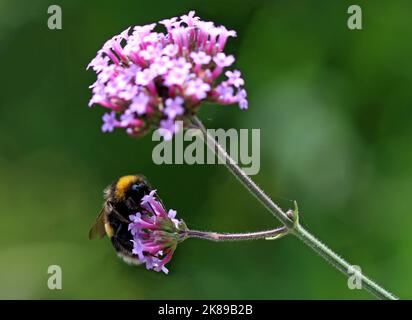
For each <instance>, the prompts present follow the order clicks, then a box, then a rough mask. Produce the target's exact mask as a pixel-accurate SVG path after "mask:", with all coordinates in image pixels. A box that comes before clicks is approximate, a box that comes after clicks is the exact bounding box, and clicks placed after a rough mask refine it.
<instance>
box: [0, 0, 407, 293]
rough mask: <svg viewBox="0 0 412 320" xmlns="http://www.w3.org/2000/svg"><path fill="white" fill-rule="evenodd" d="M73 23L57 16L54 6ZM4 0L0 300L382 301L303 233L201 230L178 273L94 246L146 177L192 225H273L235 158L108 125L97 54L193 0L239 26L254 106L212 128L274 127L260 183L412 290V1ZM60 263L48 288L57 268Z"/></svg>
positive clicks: (371, 270)
mask: <svg viewBox="0 0 412 320" xmlns="http://www.w3.org/2000/svg"><path fill="white" fill-rule="evenodd" d="M51 4H58V5H60V6H61V7H62V10H63V29H62V30H55V31H53V30H49V29H48V28H47V19H48V17H49V16H48V14H47V7H48V6H49V5H51ZM350 4H353V1H351V2H348V1H333V2H332V1H331V2H330V3H326V1H313V0H312V1H299V2H295V3H286V1H253V0H251V1H239V0H237V1H235V0H226V1H223V0H207V1H193V0H192V1H189V0H179V1H177V0H176V1H171V0H167V1H139V0H133V1H123V0H119V1H102V0H99V1H97V0H95V1H80V0H71V1H41V0H37V1H21V0H19V1H16V0H0V16H1V18H0V64H1V78H0V84H1V89H0V92H1V94H0V150H1V151H0V214H1V222H0V298H3V299H11V298H23V299H26V298H36V299H61V298H68V299H73V298H80V299H85V298H97V299H100V298H104V299H106V298H114V299H124V298H126V299H171V298H173V299H188V298H189V299H221V298H222V299H318V298H330V299H340V298H343V299H369V298H371V296H370V295H369V294H367V293H365V292H364V291H360V290H349V289H348V287H347V284H346V281H347V279H346V278H345V277H343V276H342V275H341V274H340V273H338V272H337V271H336V270H334V269H333V268H332V267H330V266H329V265H327V264H326V263H325V262H324V261H323V260H322V259H320V258H319V257H317V256H316V255H315V254H314V253H313V252H312V251H310V250H308V249H307V248H306V247H305V246H304V245H303V244H302V243H300V242H299V241H298V240H296V239H294V238H292V237H290V238H289V237H288V238H284V239H281V240H279V241H256V242H246V243H224V244H217V243H212V242H207V241H201V240H197V239H194V240H189V241H187V242H185V243H183V244H181V245H180V247H179V248H178V249H177V251H176V254H175V257H174V259H173V261H172V262H171V263H170V264H169V267H170V270H171V272H170V275H168V276H165V275H163V274H157V273H155V272H149V271H146V270H145V269H144V268H140V267H130V266H128V265H126V264H124V263H122V262H121V261H120V260H119V259H117V258H116V256H115V254H114V251H113V249H112V247H111V245H110V243H109V241H107V239H105V240H102V241H88V240H87V233H88V229H89V227H90V224H91V222H92V221H93V220H94V218H95V216H96V215H97V213H98V212H99V210H100V208H101V202H102V190H103V188H104V187H105V186H106V185H107V184H109V183H110V182H111V181H112V180H114V179H116V178H117V177H118V176H120V175H124V174H129V173H143V174H145V175H146V176H147V177H148V178H149V180H150V181H151V183H152V184H153V185H154V186H155V187H156V188H157V189H158V190H159V193H160V195H161V197H162V198H163V200H164V202H165V204H166V205H167V206H168V207H169V208H175V209H176V210H177V211H178V215H179V216H180V217H181V218H183V219H184V220H185V221H186V222H187V223H188V225H189V226H190V227H192V228H196V229H203V230H216V231H221V232H240V231H253V230H258V229H264V228H268V227H272V226H275V225H277V222H276V221H275V220H274V219H273V218H272V217H271V216H270V214H268V212H267V211H266V210H265V209H264V208H263V207H262V206H261V205H260V204H259V203H257V201H256V200H255V199H254V198H253V197H252V196H251V195H249V194H248V193H247V192H246V190H245V189H244V188H243V187H242V186H241V185H240V184H239V183H238V182H237V181H236V180H235V179H234V178H233V177H232V176H231V175H230V173H229V172H228V171H227V170H226V169H225V167H223V166H213V165H204V166H200V165H195V166H187V165H174V166H166V165H165V166H156V165H154V164H153V163H152V160H151V152H152V148H153V146H154V142H152V141H151V139H150V135H149V136H146V137H144V138H143V139H140V140H134V139H130V138H128V137H127V136H126V135H125V134H124V133H123V132H120V131H119V132H115V133H113V134H102V133H101V132H100V125H101V120H100V117H101V115H102V113H103V110H102V109H101V108H93V109H89V108H88V107H87V103H88V99H89V98H90V94H91V93H90V91H89V89H88V86H89V85H90V84H91V83H93V82H94V79H95V75H94V73H93V72H90V71H86V70H85V68H86V65H87V64H88V62H89V61H90V60H91V59H92V58H93V57H94V55H95V52H96V51H97V50H98V49H99V48H100V47H101V45H102V44H103V42H104V41H106V40H107V39H108V38H109V37H111V36H112V35H114V34H117V33H119V32H120V31H122V30H124V29H125V28H126V27H128V26H130V25H138V24H145V23H149V22H152V21H157V20H159V19H162V18H166V17H171V16H176V15H181V14H183V13H186V12H187V11H189V10H191V9H195V10H196V11H197V13H198V14H199V15H200V16H201V17H202V18H204V19H206V20H213V21H215V22H216V23H217V24H223V25H225V26H227V27H228V28H231V29H235V30H237V32H238V38H236V39H235V40H233V39H231V41H230V44H229V46H228V51H229V52H231V53H233V54H235V55H236V56H237V57H238V59H237V63H236V67H237V68H239V69H240V70H242V72H243V74H244V77H245V80H246V89H247V90H248V93H249V98H250V108H249V110H247V111H243V112H242V111H239V110H238V108H237V107H235V106H233V107H219V106H206V107H204V108H203V109H202V111H201V113H200V117H201V118H202V119H203V121H204V123H205V125H206V126H207V127H210V128H232V127H233V128H260V129H261V170H260V173H259V174H258V175H257V176H255V177H254V179H255V180H256V182H258V183H259V184H260V185H261V186H262V187H263V189H264V190H266V192H267V193H269V194H270V195H271V196H272V197H273V199H274V200H275V201H277V202H279V203H280V204H281V205H282V206H283V207H284V208H288V207H291V206H292V203H291V201H290V200H287V199H296V200H297V201H298V202H299V205H300V210H301V219H302V222H303V224H304V225H306V226H308V228H309V229H310V230H312V231H313V232H314V233H315V234H316V235H317V236H319V237H320V238H321V239H322V240H324V241H325V242H326V243H328V244H329V245H330V246H331V247H332V248H334V249H335V250H336V251H337V252H338V253H340V254H341V255H342V256H344V257H346V258H347V259H348V260H349V261H350V262H352V263H354V264H356V265H359V266H360V267H361V268H362V271H363V272H365V273H366V274H368V275H370V276H371V277H372V278H374V279H376V280H377V281H378V282H379V283H380V284H381V285H383V286H385V287H387V288H388V289H389V290H392V291H393V292H394V293H395V294H397V295H399V296H400V297H402V298H412V291H411V285H412V275H411V273H410V270H411V269H412V255H411V245H412V233H411V224H412V215H411V208H412V197H411V193H412V165H411V163H412V148H411V139H412V126H411V115H412V90H411V83H412V59H411V57H412V41H411V37H410V35H411V34H412V19H411V14H412V2H411V1H408V0H405V1H400V0H397V1H368V2H366V1H356V4H360V5H361V7H362V9H363V30H361V31H351V30H349V29H348V28H347V19H348V16H349V15H348V14H347V8H348V6H349V5H350ZM53 264H57V265H60V266H61V267H62V270H63V289H62V290H60V291H59V290H54V291H52V290H49V289H48V287H47V279H48V274H47V268H48V266H49V265H53Z"/></svg>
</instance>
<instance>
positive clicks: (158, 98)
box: [87, 11, 248, 139]
mask: <svg viewBox="0 0 412 320" xmlns="http://www.w3.org/2000/svg"><path fill="white" fill-rule="evenodd" d="M160 24H161V25H163V26H164V27H165V28H166V30H167V32H166V33H162V32H156V31H154V29H155V27H156V23H153V24H149V25H144V26H136V27H134V28H133V29H132V28H128V29H126V30H125V31H123V32H122V33H121V34H119V35H116V36H114V37H113V38H111V39H110V40H108V41H107V42H106V43H105V44H104V45H103V47H102V49H100V50H99V51H98V53H97V56H96V57H95V58H94V59H93V60H92V61H91V62H90V64H89V65H88V67H87V68H93V70H94V71H95V72H96V73H97V81H96V82H95V83H94V84H93V85H91V88H92V91H93V96H92V98H91V100H90V103H89V106H92V105H93V104H100V105H101V106H103V107H105V108H108V109H110V110H111V112H109V113H106V114H105V115H104V116H103V126H102V131H103V132H111V131H113V130H114V128H123V129H125V130H126V131H127V133H128V134H129V135H131V136H142V135H144V134H145V133H147V132H148V131H149V130H151V129H153V128H161V129H162V130H161V132H160V134H161V135H163V137H164V139H171V138H172V137H173V134H174V133H175V132H176V131H177V130H179V129H180V128H176V127H175V125H174V123H175V121H176V120H183V122H185V120H187V119H188V117H190V116H191V115H193V114H195V113H196V112H197V110H198V108H199V106H200V103H201V102H202V101H210V102H215V103H218V104H222V105H226V104H234V103H238V104H239V106H240V108H241V109H246V108H247V107H248V102H247V99H246V96H247V95H246V91H245V90H244V89H243V85H244V80H243V79H242V77H241V73H240V71H238V70H234V71H225V68H227V67H230V66H231V65H232V64H233V62H234V61H235V58H234V57H233V56H232V55H227V54H225V53H224V52H223V50H224V48H225V45H226V42H227V40H228V38H229V37H235V36H236V32H235V31H233V30H227V29H226V28H225V27H224V26H219V27H217V26H215V25H214V24H213V22H207V21H202V20H200V18H199V17H197V16H195V12H194V11H190V12H189V13H188V14H187V15H183V16H181V17H180V19H178V18H176V17H174V18H171V19H166V20H162V21H160Z"/></svg>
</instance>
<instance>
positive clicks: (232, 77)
mask: <svg viewBox="0 0 412 320" xmlns="http://www.w3.org/2000/svg"><path fill="white" fill-rule="evenodd" d="M225 75H226V76H227V77H228V79H229V80H228V82H229V84H231V85H233V86H235V87H236V88H239V87H241V86H243V85H244V84H245V81H244V80H243V79H242V77H241V75H242V74H241V73H240V71H239V70H234V71H233V72H232V71H226V73H225Z"/></svg>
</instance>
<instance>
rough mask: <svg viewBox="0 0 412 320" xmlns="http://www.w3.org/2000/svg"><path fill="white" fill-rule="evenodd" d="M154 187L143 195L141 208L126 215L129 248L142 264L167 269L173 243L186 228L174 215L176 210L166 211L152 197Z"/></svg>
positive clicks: (172, 250) (166, 270)
mask: <svg viewBox="0 0 412 320" xmlns="http://www.w3.org/2000/svg"><path fill="white" fill-rule="evenodd" d="M155 192H156V190H153V191H151V192H150V194H148V195H145V196H144V197H143V198H142V201H141V207H142V210H141V212H137V213H136V214H135V215H131V216H129V219H130V221H131V223H130V224H129V231H130V232H131V234H132V236H133V240H132V242H133V251H132V253H133V254H135V255H137V257H138V259H139V260H140V262H142V263H145V264H146V268H147V269H149V270H151V269H153V270H155V271H157V272H160V271H163V272H164V273H166V274H167V273H168V272H169V271H168V269H167V268H166V267H165V264H166V263H168V262H169V261H170V260H171V259H172V256H173V253H174V251H175V249H176V246H177V245H178V243H179V242H181V241H183V240H184V239H185V231H186V230H187V228H186V225H185V223H184V222H183V221H182V220H177V219H176V211H175V210H169V211H168V212H166V210H165V208H164V207H163V205H162V204H161V203H160V202H159V201H158V200H157V199H156V196H155Z"/></svg>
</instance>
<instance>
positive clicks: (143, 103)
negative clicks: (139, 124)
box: [129, 93, 149, 116]
mask: <svg viewBox="0 0 412 320" xmlns="http://www.w3.org/2000/svg"><path fill="white" fill-rule="evenodd" d="M148 102H149V97H148V96H147V95H145V94H144V93H139V95H137V96H136V97H134V98H133V100H132V103H131V104H130V106H129V110H130V111H133V112H136V113H137V114H138V115H139V116H141V115H143V114H145V113H146V108H147V104H148Z"/></svg>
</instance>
